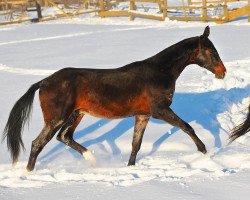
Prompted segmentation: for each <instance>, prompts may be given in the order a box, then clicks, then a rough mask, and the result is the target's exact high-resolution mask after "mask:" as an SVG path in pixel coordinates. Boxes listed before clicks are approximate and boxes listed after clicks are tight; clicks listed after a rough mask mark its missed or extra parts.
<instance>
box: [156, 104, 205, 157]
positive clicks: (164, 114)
mask: <svg viewBox="0 0 250 200" xmlns="http://www.w3.org/2000/svg"><path fill="white" fill-rule="evenodd" d="M152 114H153V115H152V116H153V117H154V118H157V119H161V120H164V121H166V122H167V123H169V124H171V125H172V126H175V127H178V128H180V129H182V130H183V131H184V132H185V133H187V134H188V135H189V136H190V137H191V138H192V140H193V141H194V143H195V144H196V146H197V148H198V151H200V152H202V153H204V154H205V153H207V150H206V147H205V145H204V144H203V142H202V141H201V140H200V139H199V138H198V137H197V135H196V134H195V132H194V129H193V128H192V127H191V126H190V125H189V124H188V123H186V122H185V121H183V120H182V119H181V118H180V117H178V116H177V115H176V114H175V113H174V112H173V111H172V110H171V108H169V107H168V106H166V105H164V104H162V105H157V106H155V107H154V110H153V113H152Z"/></svg>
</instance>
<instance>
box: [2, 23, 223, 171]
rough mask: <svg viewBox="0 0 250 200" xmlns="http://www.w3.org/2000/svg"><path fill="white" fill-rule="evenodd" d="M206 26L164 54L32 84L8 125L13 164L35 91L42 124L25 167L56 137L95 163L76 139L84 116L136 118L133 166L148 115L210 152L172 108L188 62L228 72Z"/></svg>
mask: <svg viewBox="0 0 250 200" xmlns="http://www.w3.org/2000/svg"><path fill="white" fill-rule="evenodd" d="M209 33H210V29H209V27H208V26H207V27H206V28H205V30H204V33H203V34H202V35H201V36H197V37H192V38H188V39H185V40H182V41H181V42H178V43H176V44H174V45H172V46H170V47H168V48H166V49H165V50H163V51H161V52H160V53H158V54H156V55H154V56H152V57H150V58H148V59H145V60H142V61H137V62H133V63H131V64H128V65H126V66H124V67H121V68H116V69H105V70H104V69H79V68H65V69H61V70H59V71H57V72H55V73H54V74H52V75H51V76H49V77H47V78H45V79H43V80H41V81H39V82H37V83H35V84H33V85H32V86H31V87H30V88H29V90H28V91H27V92H26V93H25V94H24V95H23V96H22V97H21V98H20V99H19V100H18V101H17V102H16V104H15V105H14V107H13V108H12V110H11V112H10V116H9V119H8V122H7V124H6V127H5V129H4V138H5V137H7V146H8V149H9V150H10V152H11V156H12V160H13V163H15V162H17V160H18V156H19V152H20V148H21V146H22V147H24V145H23V142H22V139H21V133H22V131H23V128H24V124H25V122H26V121H27V120H28V119H29V115H30V111H31V107H32V103H33V99H34V95H35V91H36V90H38V89H39V99H40V104H41V108H42V111H43V117H44V128H43V129H42V131H41V133H40V134H39V135H38V137H37V138H36V139H35V140H34V141H33V142H32V147H31V152H30V157H29V161H28V165H27V170H28V171H32V170H33V169H34V166H35V162H36V159H37V156H38V154H39V153H40V152H41V151H42V149H43V148H44V146H45V145H46V144H47V143H48V142H49V141H50V140H51V139H52V138H53V136H54V135H55V134H56V132H57V131H58V130H60V131H59V133H58V135H57V139H58V140H59V141H60V142H63V143H64V144H66V145H68V146H69V147H71V148H73V149H74V150H76V151H78V152H79V153H80V154H82V155H83V156H84V157H85V159H86V160H90V161H91V162H92V164H93V165H94V162H95V160H94V157H93V155H92V154H91V152H90V151H89V150H88V149H87V148H85V147H83V146H81V145H80V144H78V143H77V142H76V141H75V140H74V139H73V134H74V130H75V128H76V127H77V125H78V124H79V123H80V121H81V119H82V118H83V116H84V115H85V114H89V115H92V116H96V117H101V118H108V119H114V118H124V117H129V116H135V126H134V136H133V142H132V152H131V156H130V159H129V162H128V165H134V164H135V160H136V155H137V153H138V151H139V149H140V146H141V142H142V137H143V134H144V131H145V128H146V126H147V123H148V120H149V118H150V117H153V118H156V119H160V120H163V121H165V122H167V123H169V124H171V125H173V126H176V127H178V128H180V129H182V130H183V131H184V132H185V133H187V134H188V135H189V136H190V137H191V138H192V139H193V141H194V143H195V144H196V146H197V148H198V150H199V151H200V152H202V153H206V152H207V151H206V147H205V145H204V144H203V143H202V141H201V140H200V139H199V138H198V137H197V135H196V134H195V132H194V130H193V128H192V127H191V126H190V125H189V124H188V123H186V122H185V121H183V120H182V119H181V118H180V117H178V116H177V115H176V114H175V113H174V112H173V111H172V110H171V108H170V105H171V103H172V98H173V94H174V91H175V83H176V80H177V78H178V77H179V76H180V74H181V73H182V71H183V70H184V69H185V67H186V66H188V65H190V64H197V65H199V66H201V67H203V68H206V69H207V70H209V71H211V72H212V73H214V74H215V77H216V78H219V79H222V78H224V76H225V73H226V68H225V67H224V64H223V63H222V61H221V59H220V57H219V54H218V52H217V50H216V49H215V47H214V45H213V44H212V42H211V41H210V40H209V39H208V36H209Z"/></svg>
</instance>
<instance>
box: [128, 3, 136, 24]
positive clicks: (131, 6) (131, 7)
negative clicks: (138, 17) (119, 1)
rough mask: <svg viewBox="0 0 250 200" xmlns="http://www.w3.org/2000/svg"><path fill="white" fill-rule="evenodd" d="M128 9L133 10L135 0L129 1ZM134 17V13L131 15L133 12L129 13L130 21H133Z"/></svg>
mask: <svg viewBox="0 0 250 200" xmlns="http://www.w3.org/2000/svg"><path fill="white" fill-rule="evenodd" d="M129 5H130V6H129V10H130V11H131V10H135V2H134V1H132V0H130V1H129ZM134 19H135V17H134V15H133V13H131V12H130V13H129V20H130V21H134Z"/></svg>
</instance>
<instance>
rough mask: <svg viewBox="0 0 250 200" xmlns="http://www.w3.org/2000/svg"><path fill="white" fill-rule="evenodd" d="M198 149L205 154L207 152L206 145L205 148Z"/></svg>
mask: <svg viewBox="0 0 250 200" xmlns="http://www.w3.org/2000/svg"><path fill="white" fill-rule="evenodd" d="M198 151H200V152H201V153H203V154H206V153H207V150H206V147H205V146H204V148H199V149H198Z"/></svg>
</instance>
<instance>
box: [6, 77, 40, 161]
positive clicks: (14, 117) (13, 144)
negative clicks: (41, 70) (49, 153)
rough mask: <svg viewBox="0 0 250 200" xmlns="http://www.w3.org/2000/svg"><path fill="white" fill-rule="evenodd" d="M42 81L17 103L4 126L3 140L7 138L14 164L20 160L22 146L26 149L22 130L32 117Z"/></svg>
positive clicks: (33, 86)
mask: <svg viewBox="0 0 250 200" xmlns="http://www.w3.org/2000/svg"><path fill="white" fill-rule="evenodd" d="M40 83H41V81H39V82H37V83H35V84H33V85H32V86H31V87H30V88H29V89H28V91H27V92H26V93H25V94H24V95H23V96H22V97H21V98H20V99H19V100H18V101H17V102H16V103H15V105H14V107H13V108H12V110H11V112H10V115H9V119H8V121H7V124H6V126H5V128H4V132H3V139H2V141H4V139H5V138H7V147H8V150H9V151H10V153H11V158H12V163H13V164H15V163H16V162H17V160H18V157H19V153H20V147H22V148H23V149H25V148H24V144H23V141H22V132H23V128H24V125H25V123H26V122H27V121H29V119H30V113H31V110H32V104H33V100H34V96H35V92H36V90H38V89H39V88H40Z"/></svg>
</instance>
